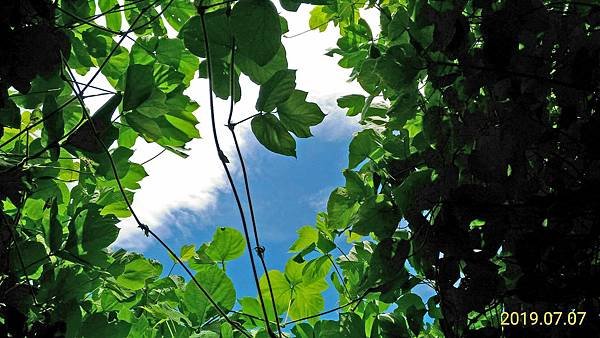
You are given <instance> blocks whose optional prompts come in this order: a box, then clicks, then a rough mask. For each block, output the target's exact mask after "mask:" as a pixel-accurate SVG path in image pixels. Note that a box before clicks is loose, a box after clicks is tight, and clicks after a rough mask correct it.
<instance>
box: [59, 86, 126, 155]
mask: <svg viewBox="0 0 600 338" xmlns="http://www.w3.org/2000/svg"><path fill="white" fill-rule="evenodd" d="M122 98H123V96H122V95H121V94H120V93H117V94H115V95H113V96H112V97H111V98H110V99H108V100H107V101H106V103H104V104H103V105H102V107H100V109H98V110H97V111H96V113H94V115H92V116H91V120H92V122H91V123H90V121H89V120H86V121H85V122H84V123H83V124H82V125H81V126H79V128H77V130H75V132H74V133H73V134H71V135H70V136H69V137H68V138H67V140H66V141H65V143H64V145H65V146H67V147H65V148H66V149H67V150H69V152H73V151H72V149H71V148H70V147H75V148H77V149H81V150H84V151H88V152H91V153H99V152H102V151H103V150H104V148H103V147H102V144H101V143H99V142H98V140H97V138H96V136H95V135H94V130H95V132H96V133H97V135H98V137H99V138H100V139H101V140H102V141H103V142H104V145H106V146H107V147H108V146H110V144H112V142H113V141H114V140H115V139H116V138H117V137H118V130H117V128H116V127H114V126H113V125H112V121H111V119H112V115H113V113H114V112H115V110H116V109H117V107H118V106H119V104H120V103H121V99H122ZM92 123H93V126H92Z"/></svg>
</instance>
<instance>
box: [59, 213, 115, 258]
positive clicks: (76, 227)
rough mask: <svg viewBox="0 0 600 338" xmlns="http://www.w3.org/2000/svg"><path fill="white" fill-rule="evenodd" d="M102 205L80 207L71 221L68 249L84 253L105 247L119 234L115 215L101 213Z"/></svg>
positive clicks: (76, 252)
mask: <svg viewBox="0 0 600 338" xmlns="http://www.w3.org/2000/svg"><path fill="white" fill-rule="evenodd" d="M99 210H100V206H99V205H97V204H88V205H86V206H85V207H84V208H82V209H79V210H78V211H77V212H76V215H75V216H74V217H73V218H72V219H71V222H69V237H68V239H67V245H66V249H67V250H69V251H71V252H72V253H74V254H83V253H88V252H94V251H98V250H101V249H105V248H106V247H108V246H109V245H110V244H112V243H113V242H114V241H115V240H116V239H117V236H118V235H119V228H118V227H117V226H116V225H115V224H117V222H118V219H117V218H115V217H114V216H110V215H106V216H101V215H100V212H99Z"/></svg>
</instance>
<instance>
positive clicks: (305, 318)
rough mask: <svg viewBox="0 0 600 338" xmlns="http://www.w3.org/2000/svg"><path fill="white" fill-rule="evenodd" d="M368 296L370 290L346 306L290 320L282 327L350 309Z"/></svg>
mask: <svg viewBox="0 0 600 338" xmlns="http://www.w3.org/2000/svg"><path fill="white" fill-rule="evenodd" d="M367 294H368V290H367V292H365V293H363V294H362V295H361V296H360V297H358V298H356V299H354V300H351V301H349V302H348V303H346V304H344V305H340V306H338V307H335V308H333V309H330V310H327V311H323V312H320V313H317V314H315V315H311V316H306V317H302V318H299V319H294V320H290V321H289V322H285V323H283V324H282V326H283V327H286V326H287V325H290V324H293V323H298V322H302V321H305V320H307V319H312V318H316V317H319V316H322V315H326V314H328V313H332V312H335V311H338V310H341V309H343V308H345V307H348V306H350V305H352V304H355V303H358V302H360V301H362V300H363V299H364V298H365V297H366V296H367Z"/></svg>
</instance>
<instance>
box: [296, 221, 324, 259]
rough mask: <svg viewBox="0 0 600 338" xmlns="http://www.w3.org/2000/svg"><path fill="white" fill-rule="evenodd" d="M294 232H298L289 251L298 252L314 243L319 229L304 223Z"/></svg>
mask: <svg viewBox="0 0 600 338" xmlns="http://www.w3.org/2000/svg"><path fill="white" fill-rule="evenodd" d="M296 232H297V233H298V239H296V241H295V242H294V243H293V244H292V246H290V252H300V251H302V250H304V249H306V248H307V247H309V246H310V245H311V244H314V243H315V242H316V241H317V239H318V233H319V231H318V230H317V229H315V228H314V227H312V226H310V225H305V226H303V227H302V228H300V229H298V230H297V231H296Z"/></svg>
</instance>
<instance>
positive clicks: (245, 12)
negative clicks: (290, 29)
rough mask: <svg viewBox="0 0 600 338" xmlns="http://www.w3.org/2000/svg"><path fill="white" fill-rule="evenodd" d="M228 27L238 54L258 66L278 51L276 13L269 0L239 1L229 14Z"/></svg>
mask: <svg viewBox="0 0 600 338" xmlns="http://www.w3.org/2000/svg"><path fill="white" fill-rule="evenodd" d="M231 28H232V31H233V34H234V36H235V40H236V43H237V45H238V47H239V51H240V53H241V54H243V55H245V56H247V57H248V58H250V59H252V60H253V61H254V62H256V64H258V65H259V66H264V65H266V64H267V63H268V62H269V61H270V60H271V59H273V57H274V56H275V54H277V50H278V49H279V48H281V41H280V40H281V25H280V22H279V14H277V9H276V8H275V6H274V5H273V3H272V2H271V1H267V0H240V1H239V2H238V3H236V4H235V6H234V7H233V12H232V13H231Z"/></svg>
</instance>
